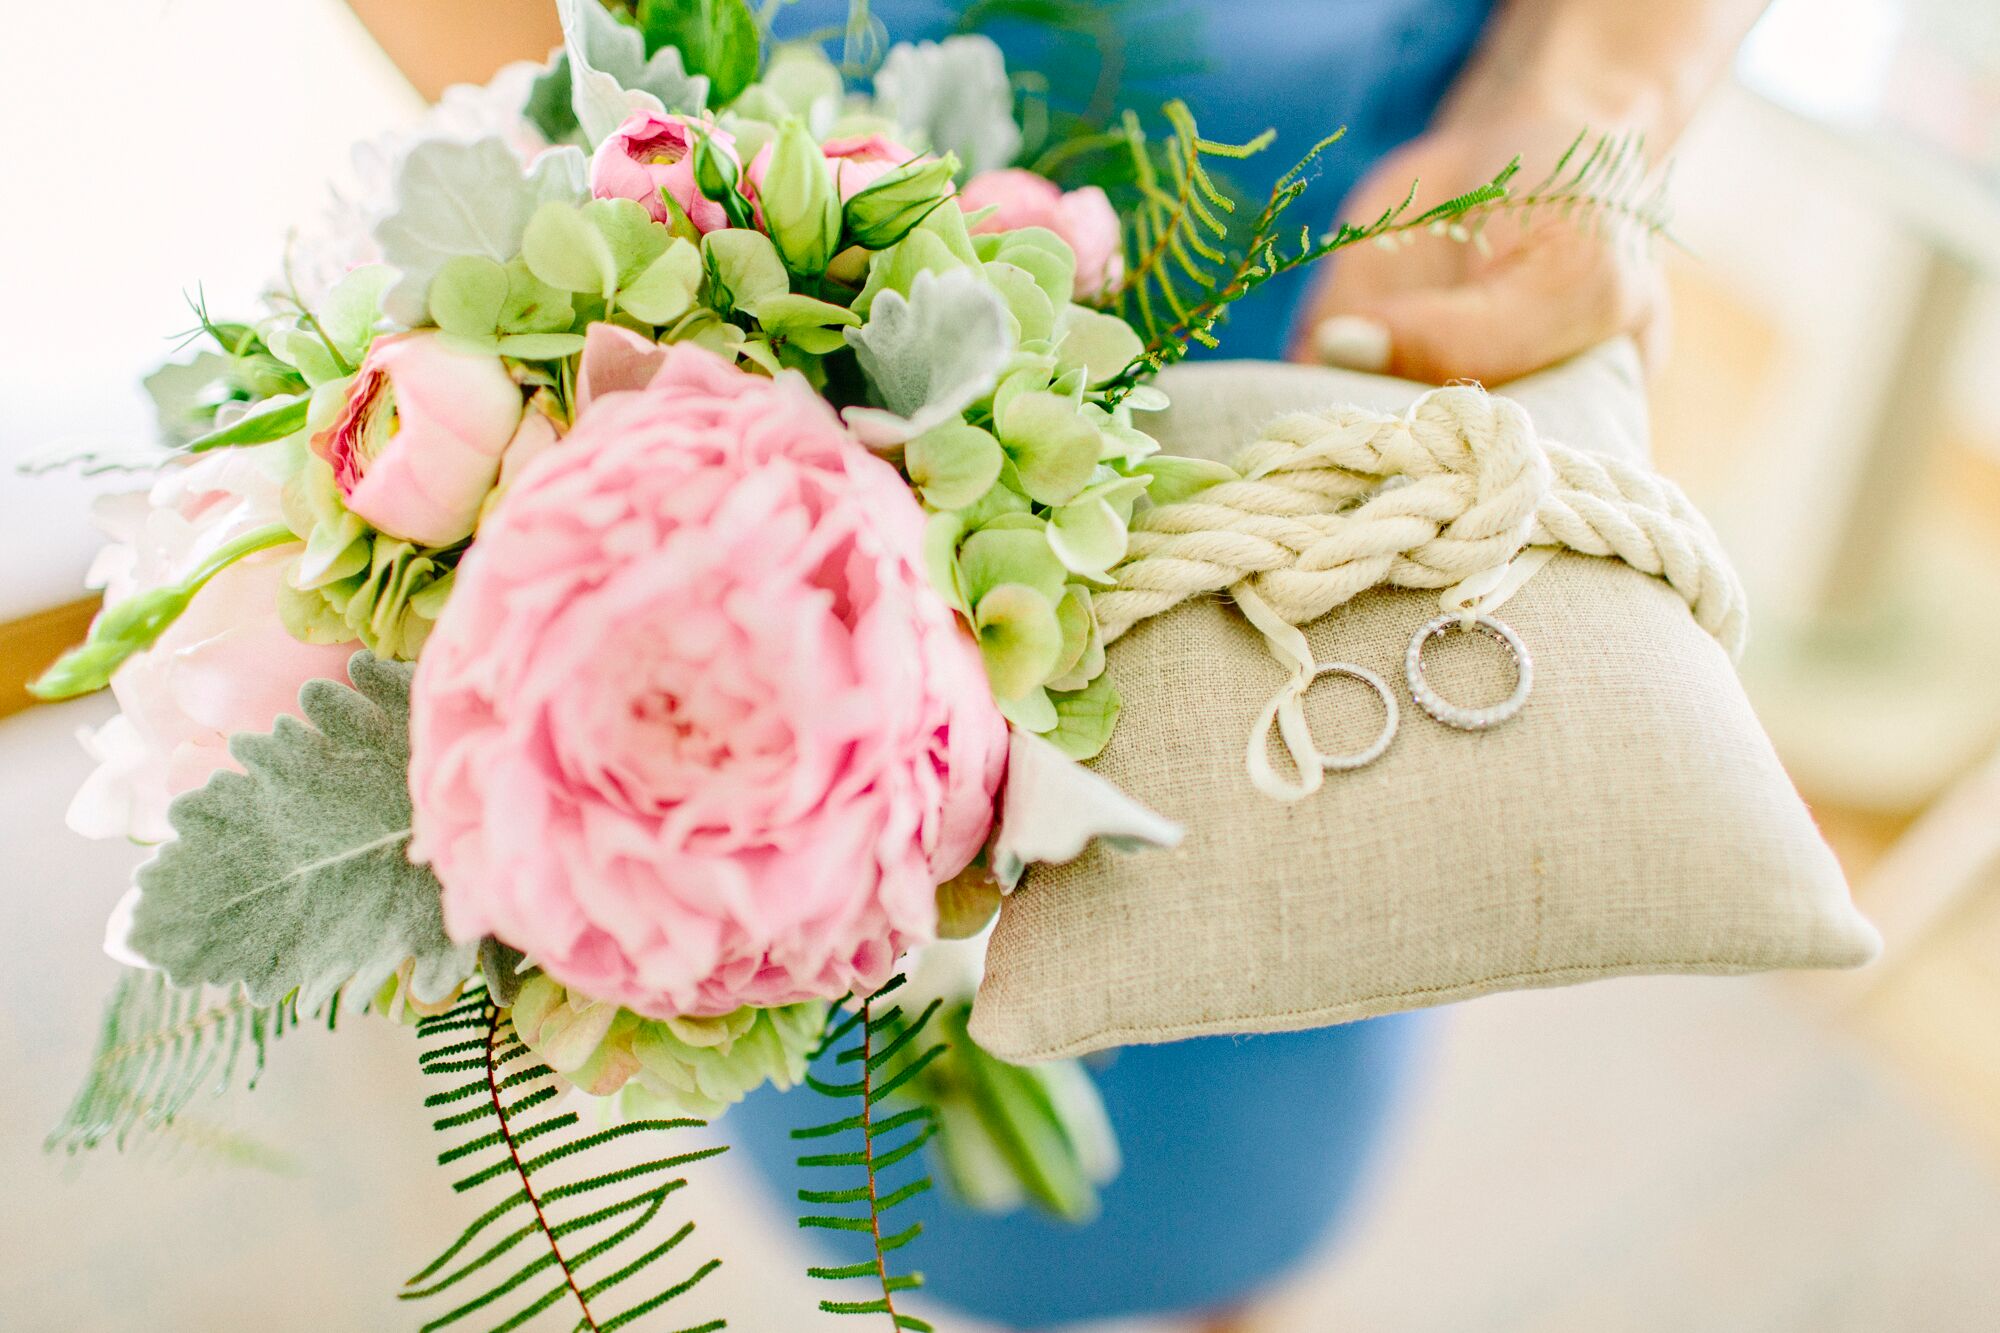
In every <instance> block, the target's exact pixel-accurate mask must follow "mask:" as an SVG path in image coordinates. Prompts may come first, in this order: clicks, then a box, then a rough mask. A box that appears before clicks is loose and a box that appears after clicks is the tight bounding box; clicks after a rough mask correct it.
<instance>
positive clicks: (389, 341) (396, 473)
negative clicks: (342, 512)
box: [312, 333, 521, 546]
mask: <svg viewBox="0 0 2000 1333" xmlns="http://www.w3.org/2000/svg"><path fill="white" fill-rule="evenodd" d="M520 423H521V389H520V386H519V385H517V384H515V383H514V381H513V379H512V377H510V376H509V375H508V374H507V368H506V366H505V365H503V364H502V363H501V361H500V358H498V357H496V356H482V355H479V354H478V353H473V352H461V351H457V350H455V349H453V348H452V347H450V346H448V345H447V344H445V343H444V342H442V341H440V340H439V338H438V336H437V335H436V334H434V333H405V334H399V335H397V336H395V337H390V338H378V339H376V340H375V345H374V346H373V347H371V348H369V350H368V357H367V359H366V360H364V361H363V362H362V363H361V373H360V374H358V375H356V376H355V379H354V384H353V387H351V388H350V389H349V390H348V393H347V405H346V406H345V407H343V408H342V409H341V412H340V415H339V417H337V418H336V419H335V420H334V423H333V425H332V426H330V427H328V428H327V429H326V430H323V431H321V432H320V433H319V434H317V435H315V436H313V441H312V445H313V452H314V453H316V454H318V455H319V456H320V457H321V458H324V459H325V460H326V461H327V462H328V463H330V464H332V466H333V476H334V480H335V481H336V482H338V483H339V485H340V493H341V495H342V496H344V497H345V498H346V501H347V507H348V508H349V509H350V510H352V511H353V512H354V513H355V514H357V515H359V516H360V517H361V518H362V519H364V520H366V521H367V522H368V523H369V524H371V525H372V526H373V527H374V528H375V529H376V530H377V531H379V532H381V533H383V534H384V535H386V536H390V537H398V538H401V539H403V540H404V541H411V542H415V543H417V544H418V545H419V546H451V545H454V544H456V543H458V542H461V541H464V540H465V539H466V538H467V537H470V536H471V535H472V529H473V527H474V525H475V524H476V523H477V522H478V521H479V506H480V503H481V502H482V501H484V500H485V498H486V493H487V492H488V491H490V490H492V489H493V483H494V481H495V480H496V479H497V478H498V477H499V475H500V458H501V455H502V454H504V453H505V452H506V450H507V444H508V441H510V440H511V439H513V437H514V430H515V427H517V426H519V425H520Z"/></svg>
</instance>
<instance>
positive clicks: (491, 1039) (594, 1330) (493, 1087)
mask: <svg viewBox="0 0 2000 1333" xmlns="http://www.w3.org/2000/svg"><path fill="white" fill-rule="evenodd" d="M510 1021H511V1020H510V1019H508V1018H507V1017H506V1016H505V1015H504V1014H502V1013H501V1011H500V1010H499V1009H498V1008H497V1007H495V1006H493V1005H491V1004H489V1005H488V1006H487V1009H486V1095H487V1097H488V1099H489V1100H490V1101H491V1102H492V1104H493V1115H494V1117H495V1119H497V1120H498V1121H499V1123H500V1134H501V1136H502V1137H503V1138H504V1139H505V1140H506V1143H507V1155H508V1157H509V1158H510V1159H511V1160H512V1162H513V1166H514V1174H515V1176H516V1177H518V1178H519V1180H520V1182H521V1188H522V1190H523V1191H524V1192H525V1193H526V1194H527V1196H528V1206H529V1207H530V1208H532V1209H534V1212H535V1225H536V1226H537V1227H539V1228H540V1229H541V1232H542V1235H543V1237H544V1238H546V1239H547V1241H548V1243H549V1252H550V1253H551V1254H553V1255H554V1256H555V1262H556V1267H557V1268H559V1269H560V1270H562V1276H563V1282H564V1283H565V1284H566V1285H567V1286H568V1287H569V1292H570V1295H571V1296H573V1297H575V1298H576V1305H577V1309H578V1310H579V1311H580V1312H581V1316H582V1317H581V1319H580V1320H579V1322H578V1324H577V1327H578V1328H580V1329H588V1330H590V1333H600V1330H599V1329H598V1326H597V1319H596V1317H595V1316H593V1315H592V1314H591V1311H590V1302H589V1301H588V1300H586V1299H585V1298H584V1294H583V1288H582V1287H581V1286H579V1285H578V1284H577V1280H576V1274H575V1273H573V1272H571V1271H570V1264H569V1259H568V1258H567V1256H565V1255H564V1254H563V1251H562V1245H561V1244H560V1243H559V1242H558V1241H557V1240H556V1234H555V1232H554V1231H553V1230H551V1229H550V1227H549V1219H548V1214H547V1213H546V1212H545V1211H544V1210H543V1208H542V1197H541V1195H540V1194H538V1193H537V1192H536V1190H535V1182H534V1181H532V1180H530V1179H529V1178H528V1169H527V1167H526V1166H525V1165H524V1164H523V1163H522V1161H521V1149H520V1143H519V1141H518V1138H517V1136H516V1134H515V1132H514V1127H513V1125H512V1124H511V1123H510V1122H509V1121H508V1119H507V1106H506V1103H505V1101H504V1099H503V1098H502V1097H501V1096H500V1090H501V1087H502V1086H503V1080H502V1079H501V1077H500V1065H499V1061H498V1059H497V1056H498V1050H497V1048H498V1046H499V1042H500V1029H501V1028H502V1027H503V1026H504V1025H505V1024H506V1023H508V1022H510Z"/></svg>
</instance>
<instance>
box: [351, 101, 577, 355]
mask: <svg viewBox="0 0 2000 1333" xmlns="http://www.w3.org/2000/svg"><path fill="white" fill-rule="evenodd" d="M587 167H588V164H587V163H586V162H585V161H584V157H583V154H582V153H581V152H580V151H579V150H577V149H575V148H552V149H550V150H549V151H548V152H545V153H543V154H542V155H541V156H540V157H538V158H536V159H535V164H534V166H533V167H532V168H526V169H524V168H523V167H522V166H521V160H520V159H519V158H518V157H516V156H514V150H513V149H511V148H509V147H508V146H507V144H506V143H505V141H503V140H501V139H499V138H497V137H488V138H484V139H479V140H476V141H474V142H472V143H459V142H455V141H453V140H449V139H432V140H429V141H427V142H425V143H420V144H418V145H417V146H416V147H415V148H413V149H411V150H410V153H409V156H407V157H405V158H404V159H403V162H402V164H401V166H400V167H398V169H397V172H396V206H395V208H394V209H392V210H391V211H390V213H389V214H388V216H386V217H384V218H383V219H382V220H381V221H380V222H378V223H376V224H375V240H376V241H377V243H379V244H380V245H381V247H382V257H383V258H384V259H385V260H387V261H388V262H389V263H390V264H392V265H394V266H395V268H396V269H397V270H398V272H399V273H400V274H401V276H400V277H399V278H397V280H396V284H395V286H393V287H391V288H390V289H389V290H388V293H387V294H386V295H385V296H384V297H383V299H382V308H383V309H384V310H385V311H387V312H388V314H389V317H390V318H391V319H393V320H395V321H396V322H397V323H399V324H403V325H405V326H412V327H413V326H415V325H418V324H422V323H424V322H425V318H426V316H427V315H428V313H429V312H428V308H427V301H428V297H429V294H430V286H431V281H432V279H434V278H436V277H437V275H438V271H439V270H440V269H442V268H443V267H444V265H445V262H446V261H447V260H449V259H451V258H453V257H454V256H457V255H481V256H483V257H485V258H487V259H491V260H493V261H494V262H496V263H500V264H504V263H506V262H507V261H508V260H510V259H512V258H513V257H514V256H515V255H517V254H519V253H520V252H521V234H522V233H523V232H525V231H526V230H527V229H528V219H529V218H531V217H533V216H534V213H535V209H536V208H538V207H539V206H540V205H542V204H543V203H546V202H548V201H549V200H552V199H560V200H564V201H567V202H571V203H581V202H582V201H583V200H585V199H588V198H589V197H590V190H589V187H588V183H587V182H588V175H589V173H588V169H587Z"/></svg>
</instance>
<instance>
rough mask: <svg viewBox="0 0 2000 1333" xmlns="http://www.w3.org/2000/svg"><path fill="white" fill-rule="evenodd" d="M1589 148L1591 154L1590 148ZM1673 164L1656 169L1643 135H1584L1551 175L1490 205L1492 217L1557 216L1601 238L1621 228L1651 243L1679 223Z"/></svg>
mask: <svg viewBox="0 0 2000 1333" xmlns="http://www.w3.org/2000/svg"><path fill="white" fill-rule="evenodd" d="M1586 142H1588V143H1589V149H1588V151H1585V148H1584V145H1585V143H1586ZM1672 181H1673V168H1672V164H1671V163H1668V164H1667V165H1665V166H1663V167H1661V168H1660V169H1658V170H1655V169H1654V167H1653V165H1652V162H1651V160H1650V159H1649V158H1648V157H1647V156H1646V136H1645V135H1643V134H1600V135H1598V136H1597V137H1596V138H1595V139H1592V138H1591V136H1590V132H1589V131H1588V130H1583V131H1580V132H1579V133H1578V134H1577V136H1576V138H1575V139H1573V140H1571V141H1570V145H1569V147H1568V148H1567V149H1565V150H1564V152H1563V155H1562V156H1561V157H1560V158H1559V159H1557V161H1556V164H1555V166H1553V167H1551V168H1550V169H1549V172H1548V174H1547V175H1546V176H1544V177H1542V179H1541V180H1539V181H1537V182H1536V183H1535V184H1534V185H1532V186H1530V187H1528V188H1527V189H1525V190H1523V191H1521V192H1520V193H1518V194H1509V195H1508V196H1507V197H1505V198H1503V199H1496V200H1493V201H1491V202H1490V204H1488V205H1486V206H1484V207H1483V208H1482V209H1481V210H1480V212H1481V213H1483V214H1485V215H1489V216H1500V215H1514V216H1517V217H1527V216H1529V215H1532V214H1538V213H1548V212H1557V213H1561V214H1562V215H1563V216H1565V217H1568V218H1574V219H1577V220H1579V221H1581V222H1582V223H1583V224H1584V225H1587V226H1589V227H1590V228H1591V229H1592V230H1593V231H1596V232H1598V233H1600V234H1602V233H1604V232H1607V231H1610V230H1613V229H1616V230H1620V231H1622V232H1623V233H1624V234H1626V235H1630V236H1636V237H1638V238H1639V239H1640V240H1642V241H1650V240H1652V239H1654V238H1656V237H1661V236H1665V237H1667V238H1668V239H1669V240H1671V239H1672V235H1671V232H1670V230H1669V228H1670V225H1671V223H1672V221H1673V216H1672V210H1671V209H1670V208H1669V206H1668V193H1669V187H1670V186H1671V184H1672Z"/></svg>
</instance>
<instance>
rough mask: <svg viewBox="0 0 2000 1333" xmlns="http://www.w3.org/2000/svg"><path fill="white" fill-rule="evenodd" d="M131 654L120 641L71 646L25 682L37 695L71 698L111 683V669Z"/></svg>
mask: <svg viewBox="0 0 2000 1333" xmlns="http://www.w3.org/2000/svg"><path fill="white" fill-rule="evenodd" d="M131 655H132V650H131V649H129V648H127V647H125V646H124V645H122V644H115V643H86V644H83V645H81V646H79V647H76V648H72V649H70V650H69V651H68V652H66V653H64V654H63V655H62V656H61V657H58V658H57V659H56V660H55V664H54V665H53V666H51V667H50V668H49V669H48V670H47V671H44V672H43V673H42V674H41V675H40V676H38V677H36V678H35V680H34V681H33V682H31V683H30V684H29V686H28V693H30V694H32V695H34V696H35V697H36V698H37V699H51V700H53V699H74V698H76V697H77V696H78V695H82V694H91V693H94V692H96V691H98V690H101V689H103V688H104V687H105V686H106V685H109V684H110V683H111V673H112V672H114V671H116V670H117V669H118V668H119V667H120V666H122V665H123V664H124V662H125V659H126V658H128V657H130V656H131Z"/></svg>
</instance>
